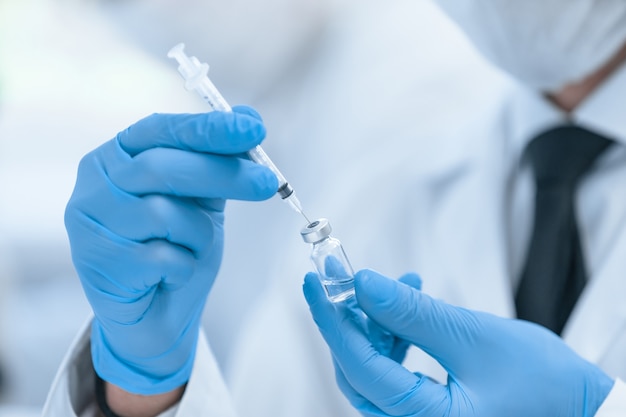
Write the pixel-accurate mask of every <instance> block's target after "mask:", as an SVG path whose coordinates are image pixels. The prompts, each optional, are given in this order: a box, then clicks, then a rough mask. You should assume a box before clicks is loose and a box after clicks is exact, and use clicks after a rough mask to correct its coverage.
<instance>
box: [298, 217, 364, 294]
mask: <svg viewBox="0 0 626 417" xmlns="http://www.w3.org/2000/svg"><path fill="white" fill-rule="evenodd" d="M331 231H332V228H331V227H330V223H329V222H328V220H327V219H319V220H316V221H314V222H312V223H311V224H309V225H308V226H307V227H305V228H304V229H302V230H301V231H300V234H301V235H302V239H304V241H305V242H306V243H311V244H313V247H312V249H311V260H312V261H313V265H314V266H315V269H317V272H318V273H319V276H320V280H321V281H322V285H323V286H324V289H325V290H326V296H327V297H328V299H329V300H330V301H332V302H333V303H338V302H340V301H343V300H345V299H347V298H350V297H352V296H353V295H354V271H353V269H352V266H351V265H350V261H348V257H347V256H346V253H345V252H344V250H343V247H342V246H341V242H340V241H339V240H338V239H335V238H334V237H332V236H330V232H331Z"/></svg>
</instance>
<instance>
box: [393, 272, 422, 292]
mask: <svg viewBox="0 0 626 417" xmlns="http://www.w3.org/2000/svg"><path fill="white" fill-rule="evenodd" d="M398 281H400V282H401V283H403V284H406V285H408V286H409V287H411V288H415V289H416V290H418V291H419V290H421V289H422V278H421V277H420V276H419V275H418V274H416V273H415V272H407V273H406V274H404V275H402V276H401V277H400V278H399V279H398Z"/></svg>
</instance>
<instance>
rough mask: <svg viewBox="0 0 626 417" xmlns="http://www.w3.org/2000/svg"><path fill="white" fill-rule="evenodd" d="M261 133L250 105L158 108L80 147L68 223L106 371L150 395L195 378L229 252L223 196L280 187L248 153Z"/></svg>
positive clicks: (96, 360) (261, 194) (99, 367)
mask: <svg viewBox="0 0 626 417" xmlns="http://www.w3.org/2000/svg"><path fill="white" fill-rule="evenodd" d="M264 137H265V127H264V126H263V123H262V121H261V119H260V117H259V115H258V114H257V113H256V112H255V111H254V110H252V109H250V108H247V107H238V108H235V109H234V111H233V112H232V113H223V112H211V113H208V114H195V115H190V114H180V115H173V114H154V115H152V116H149V117H147V118H145V119H143V120H141V121H139V122H138V123H136V124H134V125H132V126H131V127H129V128H128V129H126V130H125V131H123V132H121V133H119V134H118V135H117V137H116V138H114V139H113V140H111V141H109V142H107V143H105V144H104V145H102V146H100V147H99V148H97V149H96V150H94V151H92V152H91V153H89V154H88V155H86V156H85V157H84V158H83V160H82V161H81V163H80V167H79V170H78V179H77V182H76V186H75V189H74V193H73V194H72V197H71V199H70V201H69V203H68V205H67V209H66V212H65V225H66V228H67V232H68V235H69V238H70V244H71V249H72V259H73V262H74V265H75V267H76V270H77V272H78V275H79V276H80V279H81V283H82V285H83V288H84V291H85V294H86V295H87V298H88V300H89V303H90V304H91V306H92V308H93V311H94V313H95V319H94V322H93V325H92V332H91V350H92V357H93V364H94V368H95V370H96V372H97V373H98V375H100V377H101V378H103V379H104V380H106V381H109V382H111V383H113V384H115V385H118V386H119V387H121V388H123V389H125V390H126V391H129V392H132V393H136V394H144V395H150V394H158V393H163V392H167V391H170V390H172V389H174V388H176V387H178V386H181V385H183V384H184V383H185V382H186V381H187V380H188V378H189V375H190V373H191V368H192V365H193V360H194V353H195V347H196V342H197V338H198V334H199V326H200V316H201V313H202V309H203V306H204V303H205V300H206V298H207V295H208V293H209V291H210V289H211V285H212V284H213V281H214V279H215V276H216V274H217V272H218V269H219V266H220V262H221V258H222V248H223V221H224V207H225V200H226V199H239V200H263V199H267V198H269V197H271V196H272V195H274V193H276V190H277V187H278V183H277V180H276V177H275V176H274V174H273V173H272V172H271V171H270V170H268V169H267V168H265V167H263V166H261V165H258V164H256V163H254V162H252V161H249V160H247V159H246V158H245V156H244V155H245V154H243V153H244V152H245V151H247V150H248V149H250V148H252V147H254V146H256V145H257V144H259V143H260V142H261V141H262V140H263V138H264Z"/></svg>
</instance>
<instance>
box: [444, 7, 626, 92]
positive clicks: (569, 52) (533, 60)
mask: <svg viewBox="0 0 626 417" xmlns="http://www.w3.org/2000/svg"><path fill="white" fill-rule="evenodd" d="M435 2H436V3H438V4H439V5H440V6H441V8H442V9H443V10H444V11H445V12H446V13H447V14H448V15H449V16H450V17H451V18H452V20H454V21H455V22H456V23H457V24H458V25H459V26H460V27H461V29H462V30H463V31H464V32H465V33H466V34H467V36H468V37H469V38H470V40H471V41H472V43H474V45H475V46H476V47H477V48H478V50H479V51H480V52H481V53H482V54H483V55H485V57H486V58H487V59H489V60H490V61H491V62H492V63H493V64H495V65H496V66H498V67H500V68H501V69H503V70H505V71H506V72H508V73H509V74H511V75H512V76H513V77H515V78H517V79H518V80H520V81H522V82H523V83H525V84H526V85H528V86H530V87H533V88H536V89H538V90H541V91H557V90H558V89H560V88H561V87H564V86H565V85H566V84H569V83H572V82H577V81H581V80H582V79H583V78H585V77H586V76H588V75H590V74H592V73H593V72H594V71H595V70H597V69H598V68H600V67H601V66H602V65H603V64H604V63H606V62H607V61H608V60H609V59H610V58H611V57H612V56H613V55H614V54H615V53H616V52H617V50H618V49H619V48H620V47H621V46H622V45H623V44H624V43H625V42H626V0H435Z"/></svg>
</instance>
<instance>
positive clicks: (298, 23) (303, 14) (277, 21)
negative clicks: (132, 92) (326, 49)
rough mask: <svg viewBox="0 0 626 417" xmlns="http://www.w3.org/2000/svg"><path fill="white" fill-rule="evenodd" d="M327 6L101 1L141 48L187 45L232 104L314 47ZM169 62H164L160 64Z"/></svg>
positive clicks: (305, 1)
mask: <svg viewBox="0 0 626 417" xmlns="http://www.w3.org/2000/svg"><path fill="white" fill-rule="evenodd" d="M330 3H331V1H330V0H265V1H260V0H223V1H217V0H133V1H109V2H103V4H104V6H106V9H105V10H106V11H108V12H110V14H111V15H112V16H111V19H112V21H113V22H114V23H116V24H118V25H119V26H120V27H121V28H122V29H123V30H124V31H126V32H127V33H128V34H129V35H130V37H131V39H133V40H134V41H137V42H138V43H139V44H140V46H141V47H142V48H144V49H145V50H148V51H149V52H151V53H154V54H155V56H162V57H165V56H166V54H167V51H168V50H169V49H170V48H171V47H172V46H174V45H176V44H177V43H180V42H184V43H185V45H186V48H185V50H186V52H187V53H188V54H189V55H195V56H196V57H198V59H199V60H200V61H202V62H207V63H208V64H209V66H210V71H209V75H210V77H211V79H212V80H213V81H214V82H215V84H216V85H217V86H218V88H219V89H220V90H221V91H222V93H223V94H224V95H225V96H227V97H228V100H229V101H230V102H231V103H233V104H235V103H237V102H241V101H240V100H244V101H248V100H252V99H254V98H256V96H258V95H260V94H263V93H265V92H266V90H267V89H269V88H271V87H272V85H273V83H275V82H277V81H280V79H281V78H282V77H284V76H285V73H286V72H288V71H289V70H290V69H291V68H292V67H293V65H295V64H296V63H297V61H298V59H301V58H302V57H303V54H306V53H307V52H308V51H309V50H310V48H312V47H313V46H314V44H315V42H316V41H317V39H318V37H319V34H320V31H321V30H322V29H323V27H324V22H325V20H326V18H327V17H328V11H329V10H328V9H329V8H330ZM164 59H166V58H164Z"/></svg>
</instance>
